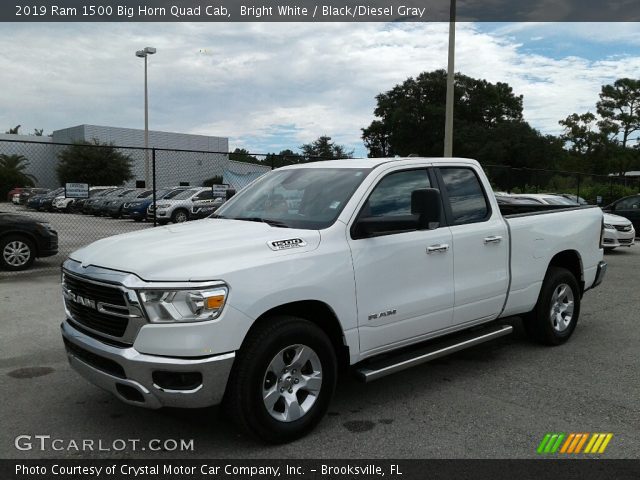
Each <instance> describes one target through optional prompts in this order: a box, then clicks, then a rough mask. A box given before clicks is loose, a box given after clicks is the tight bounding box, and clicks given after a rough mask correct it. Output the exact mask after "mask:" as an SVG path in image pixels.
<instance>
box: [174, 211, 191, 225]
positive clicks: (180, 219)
mask: <svg viewBox="0 0 640 480" xmlns="http://www.w3.org/2000/svg"><path fill="white" fill-rule="evenodd" d="M187 220H189V214H188V213H187V211H186V210H182V209H178V210H176V211H175V212H173V215H171V221H172V222H173V223H184V222H186V221H187Z"/></svg>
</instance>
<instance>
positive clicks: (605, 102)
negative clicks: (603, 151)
mask: <svg viewBox="0 0 640 480" xmlns="http://www.w3.org/2000/svg"><path fill="white" fill-rule="evenodd" d="M597 109H598V114H599V115H600V117H601V120H600V122H599V125H600V130H601V132H602V133H603V134H605V135H607V136H608V137H609V138H610V139H611V141H612V142H613V143H615V144H616V145H618V146H619V147H621V148H619V149H617V151H616V152H615V154H614V156H613V158H614V164H615V168H616V171H617V172H618V173H619V174H620V175H623V174H624V173H625V172H627V171H629V170H631V169H632V168H633V167H634V166H635V165H638V163H640V151H639V150H638V146H639V145H640V144H639V143H638V142H640V139H636V140H637V142H636V144H635V145H634V146H635V147H636V148H635V149H633V150H631V149H630V147H631V146H632V145H630V144H631V142H632V141H633V139H632V138H631V136H632V135H633V134H634V133H636V132H638V131H640V79H639V80H635V79H632V78H620V79H618V80H616V81H615V82H614V83H613V85H604V86H603V87H602V90H601V92H600V101H599V102H598V104H597Z"/></svg>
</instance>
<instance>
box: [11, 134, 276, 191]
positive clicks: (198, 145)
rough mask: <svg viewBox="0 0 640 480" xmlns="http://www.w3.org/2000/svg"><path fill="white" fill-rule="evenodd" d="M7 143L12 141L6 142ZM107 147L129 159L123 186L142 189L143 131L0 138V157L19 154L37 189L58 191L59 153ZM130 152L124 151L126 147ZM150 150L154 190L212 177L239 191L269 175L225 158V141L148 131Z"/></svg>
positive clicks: (195, 183)
mask: <svg viewBox="0 0 640 480" xmlns="http://www.w3.org/2000/svg"><path fill="white" fill-rule="evenodd" d="M5 140H10V141H5ZM94 140H97V141H98V142H99V143H101V144H105V143H110V144H113V145H115V146H116V147H120V151H121V152H122V153H125V154H126V155H127V156H129V158H130V159H131V171H132V173H133V177H132V178H131V180H129V181H128V182H127V183H126V184H125V185H126V186H136V185H142V184H143V183H142V182H144V180H145V163H146V158H147V157H148V158H149V159H151V157H152V153H151V152H150V151H149V152H145V150H144V149H142V148H141V147H144V144H145V142H144V130H139V129H133V128H119V127H105V126H99V125H78V126H75V127H69V128H64V129H61V130H56V131H54V132H53V134H52V135H51V136H47V137H38V136H33V135H9V134H0V154H9V155H10V154H19V155H23V156H24V157H26V159H27V160H28V162H29V165H28V166H27V169H26V173H28V174H31V175H33V176H34V177H35V178H36V180H37V182H36V184H37V186H39V187H44V188H55V187H58V186H60V185H59V183H60V182H59V181H58V179H57V177H56V166H57V165H58V154H59V153H60V152H61V151H62V150H63V149H64V148H67V145H60V144H70V143H74V142H82V141H86V142H91V141H94ZM127 147H128V148H127ZM149 147H150V148H155V149H157V150H156V152H155V157H156V179H157V185H158V187H169V186H176V185H193V186H201V185H202V182H203V181H204V180H206V179H208V178H211V177H214V176H221V177H223V182H224V183H228V184H230V185H231V186H232V187H233V188H236V189H240V188H242V187H244V186H245V185H246V184H247V183H249V182H250V181H252V180H254V179H255V178H257V177H258V176H260V175H262V174H264V173H266V172H267V171H269V168H268V167H266V166H263V165H253V164H248V163H240V162H235V161H232V160H230V159H229V155H228V153H227V152H229V139H228V138H226V137H214V136H208V135H192V134H185V133H176V132H159V131H154V130H150V131H149Z"/></svg>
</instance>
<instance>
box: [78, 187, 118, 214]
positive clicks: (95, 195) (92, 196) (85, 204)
mask: <svg viewBox="0 0 640 480" xmlns="http://www.w3.org/2000/svg"><path fill="white" fill-rule="evenodd" d="M117 188H118V187H105V188H104V190H99V191H95V192H93V191H89V198H79V199H77V200H76V201H75V202H74V203H73V209H74V210H75V211H76V212H81V213H85V214H87V213H89V211H88V209H89V207H90V206H91V204H92V202H94V201H96V200H98V199H99V198H101V197H104V196H106V195H108V194H109V193H111V192H113V191H114V190H116V189H117Z"/></svg>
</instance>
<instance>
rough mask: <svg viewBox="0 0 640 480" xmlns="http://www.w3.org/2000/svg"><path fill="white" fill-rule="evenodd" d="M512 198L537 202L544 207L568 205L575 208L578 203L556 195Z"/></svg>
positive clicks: (541, 194) (532, 194)
mask: <svg viewBox="0 0 640 480" xmlns="http://www.w3.org/2000/svg"><path fill="white" fill-rule="evenodd" d="M512 198H514V199H519V200H529V201H531V202H537V203H540V204H543V205H567V206H569V207H575V206H576V202H574V201H571V200H569V199H568V198H565V197H563V196H560V195H556V194H554V193H518V194H514V195H512Z"/></svg>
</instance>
